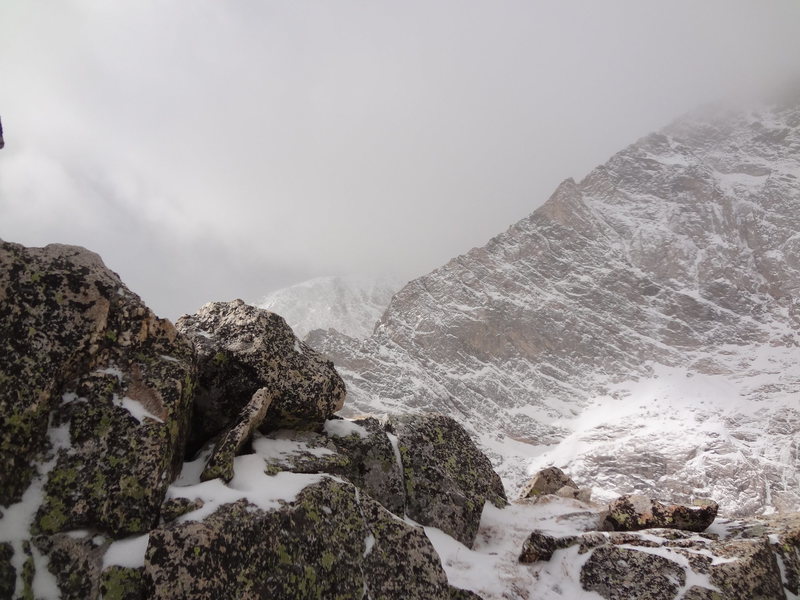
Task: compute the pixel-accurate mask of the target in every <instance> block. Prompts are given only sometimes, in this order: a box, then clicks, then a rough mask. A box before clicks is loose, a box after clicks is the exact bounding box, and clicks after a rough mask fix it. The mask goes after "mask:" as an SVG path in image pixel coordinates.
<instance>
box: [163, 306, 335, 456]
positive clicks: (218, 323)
mask: <svg viewBox="0 0 800 600" xmlns="http://www.w3.org/2000/svg"><path fill="white" fill-rule="evenodd" d="M177 328H178V330H179V331H181V332H183V333H184V334H186V335H187V336H189V337H190V338H191V339H192V340H193V341H194V343H195V346H196V347H197V353H198V381H199V388H198V391H197V394H196V396H195V405H194V413H193V417H192V429H191V439H190V450H192V449H195V450H196V449H199V448H200V446H202V445H203V444H204V443H205V442H206V441H207V440H208V439H210V438H211V437H213V436H214V435H216V434H218V433H219V432H220V431H222V430H223V429H224V428H226V427H227V426H229V425H230V424H231V423H233V422H234V421H235V420H236V419H237V417H238V415H239V411H240V410H241V409H242V408H243V407H244V406H245V405H246V404H247V403H248V402H249V401H250V399H251V398H252V396H253V394H254V393H255V392H256V391H257V390H259V389H261V388H266V389H267V390H269V392H270V393H271V394H272V396H273V401H272V403H271V404H270V406H269V409H268V411H267V416H266V418H265V426H269V427H272V428H279V427H292V426H299V425H302V426H304V427H308V426H309V424H311V423H322V422H323V421H325V419H327V418H328V417H330V416H331V415H332V414H333V413H334V412H336V411H337V410H339V409H340V408H342V404H343V403H344V398H345V387H344V383H343V382H342V379H341V377H339V375H338V373H337V372H336V370H335V369H334V368H333V364H332V363H331V362H330V361H328V360H326V359H325V358H323V357H322V356H320V355H319V354H318V353H317V352H315V351H314V350H312V349H311V348H310V347H308V346H306V345H305V344H304V343H302V342H301V341H300V340H298V339H297V338H296V337H295V336H294V334H293V333H292V330H291V328H290V327H289V326H288V325H287V324H286V321H284V320H283V318H282V317H280V316H279V315H276V314H275V313H271V312H269V311H266V310H261V309H259V308H255V307H253V306H250V305H248V304H245V303H244V302H243V301H241V300H235V301H233V302H212V303H209V304H206V305H205V306H203V307H202V308H201V309H200V310H199V311H198V312H197V313H196V314H194V315H191V316H190V315H185V316H183V317H181V318H180V319H179V320H178V322H177Z"/></svg>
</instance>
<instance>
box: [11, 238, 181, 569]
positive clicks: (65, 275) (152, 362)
mask: <svg viewBox="0 0 800 600" xmlns="http://www.w3.org/2000/svg"><path fill="white" fill-rule="evenodd" d="M0 300H1V301H0V480H1V481H2V482H3V485H2V486H0V505H5V506H6V507H10V505H13V504H14V503H15V502H18V501H20V500H22V501H23V502H21V503H20V504H18V505H15V506H16V507H15V508H13V509H11V508H9V509H8V510H6V508H2V509H1V510H2V512H3V513H5V516H4V518H3V520H2V521H0V533H3V534H4V535H0V542H2V541H6V540H5V539H3V538H4V537H9V536H12V537H14V536H17V538H18V539H17V540H16V541H17V542H19V538H20V537H26V536H29V535H31V534H34V533H35V534H53V533H57V532H60V531H66V530H70V529H79V528H83V527H90V528H92V529H94V530H96V531H100V532H105V533H108V534H110V535H112V536H120V535H127V534H129V533H135V532H142V531H147V529H149V528H150V527H151V526H153V525H154V524H155V523H156V521H157V520H158V508H159V506H160V505H161V502H162V501H163V499H164V494H165V492H166V489H167V486H168V485H169V481H170V480H171V479H172V477H174V476H175V475H176V474H177V473H178V472H179V470H180V465H181V463H182V459H183V444H184V440H185V435H186V431H187V426H188V415H189V408H190V404H191V394H192V388H193V384H194V363H193V358H194V352H193V348H192V344H191V343H190V342H189V340H187V339H186V338H184V337H183V336H181V335H180V334H178V332H177V331H176V330H175V327H174V326H173V325H172V323H170V322H169V321H167V320H163V319H159V318H157V317H156V316H155V315H154V314H153V312H152V311H150V310H149V309H148V308H147V307H146V306H145V305H144V303H143V302H142V300H141V299H140V298H139V297H138V296H137V295H135V294H134V293H132V292H131V291H129V290H128V289H127V287H125V285H124V284H123V283H122V282H121V281H120V279H119V277H118V276H117V275H116V274H115V273H113V272H112V271H110V270H109V269H108V268H106V266H105V265H104V264H103V262H102V260H101V259H100V257H99V256H97V255H96V254H94V253H93V252H90V251H88V250H85V249H84V248H79V247H75V246H63V245H58V244H52V245H49V246H46V247H44V248H25V247H23V246H21V245H18V244H11V243H6V242H2V243H0ZM37 465H38V466H37ZM23 513H24V514H23ZM11 520H14V521H15V522H14V523H11ZM14 531H16V532H17V534H18V535H17V534H14V533H13V532H14ZM9 532H12V533H9ZM9 541H14V540H9ZM17 575H19V573H18V574H17Z"/></svg>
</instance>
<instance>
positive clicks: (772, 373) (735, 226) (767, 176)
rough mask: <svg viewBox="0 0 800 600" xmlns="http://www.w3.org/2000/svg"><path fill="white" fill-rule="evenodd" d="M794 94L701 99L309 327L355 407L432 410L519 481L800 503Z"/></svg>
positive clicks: (737, 504)
mask: <svg viewBox="0 0 800 600" xmlns="http://www.w3.org/2000/svg"><path fill="white" fill-rule="evenodd" d="M798 178H800V106H798V103H797V102H792V103H788V104H784V105H775V106H770V107H764V108H761V109H759V110H758V111H750V112H735V111H725V112H720V111H719V110H718V109H715V110H714V111H705V112H704V111H698V112H696V113H693V114H691V115H688V116H687V117H685V118H683V119H681V120H679V121H677V122H676V123H674V124H672V125H670V126H669V127H667V128H665V129H664V130H662V131H661V132H659V133H656V134H652V135H650V136H647V137H645V138H643V139H642V140H639V141H638V142H637V143H635V144H633V145H631V146H630V147H628V148H626V149H625V150H623V151H622V152H620V153H618V154H617V155H615V156H613V157H612V158H611V159H610V160H609V161H608V162H607V163H606V164H605V165H602V166H600V167H598V168H596V169H595V170H594V171H592V172H591V173H590V174H589V175H588V176H587V177H586V178H585V179H584V180H582V181H581V182H580V183H575V182H574V181H572V180H567V181H565V182H564V183H563V184H562V185H561V186H560V187H559V188H558V190H556V192H555V193H554V194H553V196H552V197H551V198H550V199H549V200H548V201H547V202H546V203H545V204H544V205H543V206H541V207H540V208H539V209H537V210H536V211H535V212H534V213H533V214H531V215H530V216H529V217H527V218H525V219H523V220H521V221H519V222H518V223H516V224H515V225H513V226H512V227H511V228H509V229H508V230H507V231H506V232H505V233H503V234H501V235H498V236H497V237H495V238H493V239H492V240H490V241H489V243H488V244H487V245H486V246H484V247H482V248H475V249H473V250H471V251H470V252H468V253H466V254H464V255H462V256H459V257H458V258H455V259H453V260H452V261H450V262H449V263H447V264H446V265H444V266H443V267H441V268H439V269H437V270H435V271H433V272H432V273H430V274H429V275H426V276H424V277H421V278H419V279H417V280H414V281H412V282H411V283H409V284H408V285H407V286H405V287H404V288H403V289H402V290H400V291H399V292H398V293H397V294H396V295H395V296H394V298H393V299H392V302H391V303H390V305H389V307H388V309H387V310H386V312H385V313H384V315H383V317H382V319H381V321H380V324H379V325H378V327H377V328H376V330H375V332H374V333H373V335H372V336H371V337H370V338H368V339H366V340H363V341H354V340H352V339H350V338H348V337H347V336H342V335H338V334H336V333H335V332H327V333H324V334H323V333H322V332H317V333H315V334H312V335H311V336H309V342H310V343H311V344H312V345H315V346H316V347H317V348H319V349H321V350H323V351H325V352H326V353H328V354H329V355H330V356H331V357H332V358H333V360H334V361H335V362H336V364H337V366H339V369H340V371H341V372H342V374H343V375H344V377H345V379H346V381H347V383H348V387H349V390H350V392H349V394H350V406H351V407H354V409H355V410H358V411H362V412H376V411H377V412H383V411H387V412H395V411H414V410H417V409H422V408H424V409H426V410H431V409H435V410H439V411H441V412H444V413H447V414H450V415H452V416H454V417H456V418H457V419H459V420H460V421H461V422H463V423H465V424H466V425H467V426H468V427H469V428H470V429H471V431H472V433H473V434H475V435H476V437H477V438H478V439H479V440H480V441H481V443H482V444H483V446H484V448H486V449H487V450H488V451H489V452H490V453H491V454H492V455H493V459H494V460H495V464H496V466H497V467H498V469H499V470H500V471H501V474H502V475H503V476H504V477H505V478H506V481H507V483H509V484H511V485H512V486H513V485H515V484H517V483H519V482H520V481H521V479H522V478H523V477H524V476H525V473H526V472H527V471H528V470H531V469H533V468H536V467H538V466H543V465H544V464H549V463H554V464H558V465H559V466H562V467H565V468H566V469H567V470H570V471H571V473H572V474H573V475H574V476H575V478H576V480H577V481H578V482H579V483H580V482H582V481H585V482H587V483H589V482H593V483H595V484H598V485H599V486H600V488H601V489H600V490H599V491H600V492H601V495H602V494H603V493H606V494H610V493H615V492H616V493H618V492H632V491H638V492H644V493H652V494H655V495H662V496H663V495H666V496H669V497H670V498H672V499H675V500H685V499H687V498H688V497H689V496H692V495H713V496H714V497H716V498H717V499H718V500H720V503H721V505H722V508H723V511H724V512H727V513H729V514H745V513H752V512H758V511H762V510H771V509H775V508H778V509H781V508H792V507H795V508H796V507H798V506H800V492H798V490H800V476H799V475H798V473H799V472H800V458H798V454H800V451H799V449H798V435H799V433H800V349H799V348H798V345H799V344H800V185H798V183H799V182H800V180H799V179H798Z"/></svg>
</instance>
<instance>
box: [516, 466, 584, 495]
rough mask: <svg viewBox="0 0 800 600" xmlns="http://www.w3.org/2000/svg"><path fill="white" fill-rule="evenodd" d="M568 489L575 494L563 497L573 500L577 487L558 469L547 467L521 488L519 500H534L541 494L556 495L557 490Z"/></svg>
mask: <svg viewBox="0 0 800 600" xmlns="http://www.w3.org/2000/svg"><path fill="white" fill-rule="evenodd" d="M564 487H568V488H571V489H574V490H575V494H574V495H571V496H564V497H570V498H575V497H576V496H577V494H578V486H577V485H576V483H575V482H574V481H572V479H571V478H570V477H569V476H568V475H567V474H566V473H564V471H562V470H561V469H559V468H558V467H547V468H546V469H542V470H541V471H539V472H538V473H536V475H534V476H533V477H531V480H530V481H529V482H528V483H527V484H526V485H525V486H523V488H522V491H521V492H520V498H535V497H536V496H541V495H543V494H557V493H558V491H559V490H561V489H562V488H564Z"/></svg>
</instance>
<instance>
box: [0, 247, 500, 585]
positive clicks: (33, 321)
mask: <svg viewBox="0 0 800 600" xmlns="http://www.w3.org/2000/svg"><path fill="white" fill-rule="evenodd" d="M0 344H2V348H1V351H0V480H1V481H2V486H0V505H2V506H0V598H25V599H27V598H56V597H61V598H75V599H81V600H85V599H93V598H100V597H102V598H106V599H134V598H209V599H212V598H364V597H370V598H376V599H377V598H442V599H445V598H469V597H471V595H470V594H469V592H465V591H462V590H457V589H455V588H452V587H451V586H449V584H448V583H447V577H446V575H445V573H444V571H443V569H442V565H441V563H440V560H439V557H438V556H437V554H436V552H435V551H434V549H433V546H432V545H431V543H430V542H429V540H428V538H427V537H426V536H425V534H424V532H423V530H422V529H421V528H420V527H418V526H415V525H413V524H410V521H407V520H404V517H405V515H408V517H410V518H411V519H413V520H414V521H415V522H417V523H420V524H423V525H432V526H435V527H438V528H440V529H442V530H443V531H445V532H447V533H448V534H450V535H452V536H453V537H454V538H456V539H458V540H460V541H461V542H463V543H464V544H467V545H470V544H471V543H472V541H473V540H474V538H475V535H476V533H477V530H478V525H479V522H480V518H481V511H482V509H483V506H484V503H485V502H486V501H490V502H493V503H494V504H496V505H497V506H503V505H504V504H505V502H506V500H505V494H504V491H503V486H502V484H501V483H500V479H499V477H498V476H497V474H496V473H494V471H492V469H491V466H490V464H489V461H488V460H487V459H486V457H485V456H484V455H483V454H481V453H480V452H479V451H478V450H477V449H476V448H475V446H474V444H473V443H472V441H471V440H470V438H469V437H468V436H467V434H466V433H465V432H464V431H463V429H462V428H461V427H460V426H459V425H457V424H456V423H455V422H454V421H452V420H451V419H448V418H445V417H439V416H436V415H429V416H426V415H417V416H406V417H403V418H398V419H389V420H388V421H386V422H379V421H378V420H376V419H373V418H367V419H363V420H361V421H358V422H351V421H344V420H341V419H338V418H336V417H334V412H336V411H337V410H338V409H340V408H341V407H342V405H343V402H344V399H345V388H344V384H343V382H342V380H341V378H340V377H339V375H338V374H337V373H336V371H335V369H334V368H333V364H332V363H330V362H329V361H327V360H326V359H324V358H323V357H322V356H320V355H319V354H317V353H316V352H315V351H313V350H312V349H311V348H309V347H308V346H306V345H305V344H303V343H302V342H300V341H299V340H298V339H297V338H296V337H295V336H294V335H293V333H292V330H291V329H290V328H289V327H288V326H287V325H286V323H285V322H284V321H283V319H282V318H281V317H279V316H278V315H275V314H273V313H270V312H267V311H264V310H260V309H257V308H254V307H251V306H248V305H246V304H244V303H243V302H241V301H234V302H229V303H212V304H209V305H206V306H204V307H203V308H202V309H201V310H200V311H199V312H198V313H197V314H196V315H193V316H187V317H184V318H182V319H180V320H179V321H178V323H177V327H175V326H173V325H172V324H171V323H170V322H169V321H166V320H162V319H158V318H157V317H156V316H155V315H154V314H153V313H152V312H151V311H150V310H149V309H148V308H147V307H146V306H145V305H144V304H143V303H142V301H141V300H140V299H139V297H138V296H136V295H135V294H133V293H132V292H130V291H129V290H128V289H127V288H126V287H125V285H124V284H123V283H122V282H121V281H120V279H119V278H118V276H117V275H116V274H114V273H112V272H111V271H109V270H108V269H107V268H106V267H105V266H104V265H103V263H102V261H101V259H100V258H99V257H98V256H97V255H96V254H93V253H91V252H89V251H86V250H84V249H82V248H76V247H70V246H60V245H50V246H47V247H45V248H24V247H22V246H20V245H17V244H11V243H5V242H3V243H2V246H0ZM185 458H188V459H190V460H189V461H188V462H184V459H185Z"/></svg>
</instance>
